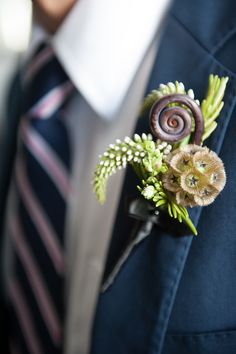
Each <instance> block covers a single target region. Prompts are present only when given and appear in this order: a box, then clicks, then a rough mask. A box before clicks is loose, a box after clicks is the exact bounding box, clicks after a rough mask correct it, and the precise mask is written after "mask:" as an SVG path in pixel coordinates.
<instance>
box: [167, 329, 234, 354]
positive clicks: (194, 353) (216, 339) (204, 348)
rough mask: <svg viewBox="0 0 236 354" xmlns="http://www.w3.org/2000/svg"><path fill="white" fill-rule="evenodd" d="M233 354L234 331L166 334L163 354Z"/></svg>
mask: <svg viewBox="0 0 236 354" xmlns="http://www.w3.org/2000/svg"><path fill="white" fill-rule="evenodd" d="M190 353H191V354H235V353H236V330H231V331H219V332H209V333H199V334H187V335H184V334H183V335H181V334H176V335H174V334H167V335H166V338H165V343H164V347H163V354H190Z"/></svg>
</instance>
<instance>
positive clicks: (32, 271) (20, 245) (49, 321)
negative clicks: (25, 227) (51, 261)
mask: <svg viewBox="0 0 236 354" xmlns="http://www.w3.org/2000/svg"><path fill="white" fill-rule="evenodd" d="M10 228H11V231H12V237H13V239H14V241H15V246H16V252H17V254H18V256H19V258H20V259H21V262H22V264H23V266H24V269H25V272H26V273H27V278H28V281H29V283H30V285H31V289H32V290H33V292H34V296H35V299H36V301H37V303H38V306H39V308H40V312H41V314H42V317H43V318H44V321H45V325H46V326H47V328H48V331H49V333H50V335H51V338H52V340H53V342H54V344H55V345H57V346H59V345H60V344H61V338H62V336H61V325H60V321H59V318H58V316H57V313H56V310H55V308H54V305H53V302H52V300H51V297H50V294H49V293H48V290H47V287H46V285H45V283H44V280H43V278H42V276H41V273H40V270H39V269H38V266H37V264H36V263H35V261H34V259H33V257H32V255H31V252H30V250H29V248H28V246H27V243H26V242H25V240H24V237H23V233H22V228H21V225H20V222H19V220H18V217H15V218H14V220H13V221H12V223H11V224H10Z"/></svg>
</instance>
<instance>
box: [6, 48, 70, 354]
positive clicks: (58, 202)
mask: <svg viewBox="0 0 236 354" xmlns="http://www.w3.org/2000/svg"><path fill="white" fill-rule="evenodd" d="M24 85H25V87H26V92H25V97H26V103H25V107H24V111H23V112H22V117H21V121H20V125H19V136H18V151H17V154H16V161H15V174H14V178H13V184H14V186H13V188H15V191H16V205H15V207H14V208H13V212H12V214H13V216H12V218H11V220H10V223H9V231H10V235H11V239H12V245H13V272H12V273H13V274H12V277H11V279H10V282H9V295H10V312H9V319H10V329H9V330H10V345H11V350H12V353H15V352H16V353H22V354H27V353H29V354H54V353H55V354H56V353H57V354H58V353H62V344H63V320H64V291H63V290H64V288H63V284H64V273H65V259H64V231H65V216H66V209H67V201H68V197H69V194H70V167H71V166H70V165H71V153H70V144H69V138H68V132H67V130H66V126H65V124H64V117H65V113H64V112H65V107H66V104H67V103H68V100H69V99H70V98H71V96H72V94H73V92H74V87H73V85H72V83H71V82H70V80H69V78H68V76H67V75H66V73H65V71H64V70H63V68H62V66H61V65H60V63H59V62H58V60H57V59H56V57H55V55H54V53H53V50H52V48H51V47H50V46H46V45H40V47H39V49H38V50H37V52H36V53H35V55H34V56H33V58H32V60H31V62H30V63H29V65H28V66H27V69H26V72H25V75H24Z"/></svg>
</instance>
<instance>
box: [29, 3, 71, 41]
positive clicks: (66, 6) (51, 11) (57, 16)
mask: <svg viewBox="0 0 236 354" xmlns="http://www.w3.org/2000/svg"><path fill="white" fill-rule="evenodd" d="M76 1H77V0H57V1H55V0H32V2H33V16H34V19H35V21H36V22H37V23H39V24H40V25H41V26H43V28H44V29H45V30H46V31H47V32H48V33H50V34H54V33H55V32H56V31H57V29H58V28H59V27H60V25H61V24H62V22H63V20H64V19H65V17H66V16H67V14H68V13H69V12H70V10H71V9H72V7H73V5H74V4H75V3H76Z"/></svg>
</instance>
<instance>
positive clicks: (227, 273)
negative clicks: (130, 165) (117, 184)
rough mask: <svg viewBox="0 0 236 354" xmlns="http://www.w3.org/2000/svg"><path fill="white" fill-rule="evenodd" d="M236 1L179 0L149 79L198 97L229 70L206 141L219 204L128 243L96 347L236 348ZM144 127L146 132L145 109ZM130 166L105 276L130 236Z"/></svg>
mask: <svg viewBox="0 0 236 354" xmlns="http://www.w3.org/2000/svg"><path fill="white" fill-rule="evenodd" d="M235 58H236V3H235V1H233V0H232V1H231V0H224V1H223V0H193V1H189V0H177V1H175V2H174V5H173V7H172V9H171V11H170V14H169V18H168V23H167V26H166V29H165V32H164V35H163V39H162V43H161V46H160V48H159V52H158V56H157V59H156V61H155V64H154V68H153V71H152V74H151V77H150V82H149V84H148V87H147V92H150V90H152V89H154V88H157V86H158V85H159V84H160V83H166V82H169V81H174V80H178V81H182V82H184V84H185V85H186V87H188V88H193V90H194V92H195V96H196V97H197V98H199V99H200V100H201V99H202V98H203V97H204V95H205V94H206V89H207V84H208V76H209V74H210V73H214V74H218V75H219V76H229V83H228V86H227V91H226V95H225V98H224V102H225V105H224V108H223V111H222V113H221V115H220V117H219V120H218V127H217V130H216V131H215V132H214V133H213V134H212V136H211V137H210V138H209V139H208V140H207V141H206V144H207V145H208V146H209V148H211V149H212V150H214V151H216V152H217V153H219V155H220V157H221V158H222V159H223V161H224V163H225V168H226V173H227V184H226V187H225V189H224V191H223V192H222V194H221V195H220V196H219V197H218V198H217V200H216V201H215V203H214V204H212V205H210V206H208V207H205V208H203V209H202V208H194V209H192V210H191V212H190V214H191V217H192V219H193V220H194V223H195V225H197V228H198V231H199V235H198V236H197V237H195V236H191V235H189V236H184V237H183V236H182V237H175V236H174V235H172V234H171V233H167V232H165V231H163V230H161V229H158V227H154V228H153V230H152V232H151V234H150V236H149V237H147V238H146V239H145V240H144V241H143V242H141V243H140V244H139V245H138V246H137V247H136V248H135V249H134V250H133V252H132V253H131V255H130V256H129V258H128V260H127V261H126V263H125V264H124V266H123V268H122V269H121V270H120V272H119V274H118V276H117V277H116V279H115V281H114V283H113V284H112V285H111V286H110V288H109V289H108V290H107V291H106V292H105V293H102V294H101V295H100V298H99V301H98V305H97V311H96V316H95V321H94V327H93V337H92V347H91V354H107V353H112V354H161V353H162V354H235V353H236V275H235V270H236V110H235V98H236V97H235V93H236V91H235V90H236V76H235V73H236V59H235ZM137 131H138V132H142V131H143V132H149V126H148V118H147V117H141V118H140V119H139V121H138V124H137ZM136 182H137V181H136V179H135V176H134V174H133V173H132V171H131V170H130V171H128V173H127V175H126V179H125V183H124V188H123V193H122V197H121V201H120V207H119V211H118V214H117V218H116V224H115V227H114V232H113V237H112V241H111V245H110V250H109V254H108V259H107V265H106V271H105V277H106V276H107V274H109V272H110V271H111V269H112V267H113V266H114V264H115V263H116V260H117V259H118V258H119V256H120V254H121V253H122V249H123V248H124V247H125V245H126V244H127V242H129V240H130V239H129V236H130V233H131V230H132V228H133V227H134V221H133V220H132V219H131V218H129V217H128V216H127V215H126V214H125V212H124V204H125V197H126V196H127V195H129V196H130V195H131V196H135V195H137V191H136V185H137V183H136Z"/></svg>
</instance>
